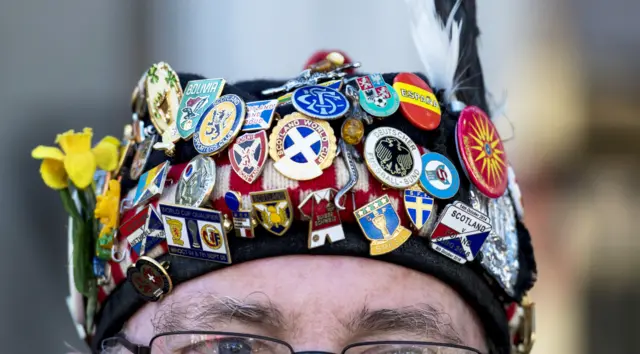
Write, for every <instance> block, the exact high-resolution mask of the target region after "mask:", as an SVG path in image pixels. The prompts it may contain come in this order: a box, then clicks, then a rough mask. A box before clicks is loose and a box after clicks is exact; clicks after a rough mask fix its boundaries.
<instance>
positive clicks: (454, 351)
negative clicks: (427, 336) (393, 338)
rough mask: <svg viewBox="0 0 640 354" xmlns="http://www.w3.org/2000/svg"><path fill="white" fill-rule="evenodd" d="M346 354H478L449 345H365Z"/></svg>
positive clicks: (356, 347) (348, 350) (358, 346)
mask: <svg viewBox="0 0 640 354" xmlns="http://www.w3.org/2000/svg"><path fill="white" fill-rule="evenodd" d="M344 354H478V352H477V351H475V350H473V349H464V348H457V347H454V346H450V345H447V344H412V343H402V342H397V343H394V344H363V345H357V346H354V347H351V348H349V349H347V351H346V352H345V353H344Z"/></svg>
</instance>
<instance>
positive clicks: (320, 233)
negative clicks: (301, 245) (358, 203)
mask: <svg viewBox="0 0 640 354" xmlns="http://www.w3.org/2000/svg"><path fill="white" fill-rule="evenodd" d="M336 193H337V191H336V190H335V189H333V188H325V189H321V190H319V191H315V192H311V194H309V195H308V196H307V197H306V198H305V199H304V200H303V201H302V202H300V205H298V210H300V213H301V214H302V215H303V216H304V217H305V218H307V219H309V241H308V247H309V249H311V248H316V247H320V246H324V244H325V243H326V241H327V239H329V242H331V243H334V242H337V241H342V240H344V237H345V236H344V230H343V229H342V222H341V221H340V211H339V210H338V208H337V207H336V205H335V204H334V203H335V202H334V199H335V195H336Z"/></svg>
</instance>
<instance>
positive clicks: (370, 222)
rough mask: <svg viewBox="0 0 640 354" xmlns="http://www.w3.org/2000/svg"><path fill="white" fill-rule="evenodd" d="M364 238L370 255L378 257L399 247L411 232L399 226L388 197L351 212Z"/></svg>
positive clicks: (398, 219) (398, 220) (398, 218)
mask: <svg viewBox="0 0 640 354" xmlns="http://www.w3.org/2000/svg"><path fill="white" fill-rule="evenodd" d="M353 215H355V217H356V220H358V224H359V225H360V228H361V229H362V232H363V233H364V236H365V237H366V238H367V239H368V240H370V241H371V249H370V251H369V252H370V254H371V255H372V256H379V255H381V254H385V253H389V252H391V251H393V250H395V249H396V248H398V247H400V246H401V245H402V244H403V243H404V242H405V241H407V240H408V239H409V236H411V231H410V230H408V229H406V228H404V227H403V226H402V225H401V224H400V217H399V216H398V213H397V212H396V211H395V209H393V205H391V202H390V201H389V197H388V196H387V195H384V196H382V197H380V198H378V199H376V200H374V201H372V202H371V203H369V204H367V205H365V206H363V207H362V208H360V209H358V210H356V211H354V212H353Z"/></svg>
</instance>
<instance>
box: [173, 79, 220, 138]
mask: <svg viewBox="0 0 640 354" xmlns="http://www.w3.org/2000/svg"><path fill="white" fill-rule="evenodd" d="M224 85H225V80H224V79H208V80H193V81H189V83H187V87H185V89H184V96H182V101H180V108H179V109H178V118H177V119H176V124H177V127H178V133H180V136H181V137H182V138H183V139H185V140H186V139H189V138H191V136H192V135H193V133H194V132H195V131H196V127H197V126H198V122H200V118H202V114H203V113H204V111H205V110H206V109H207V107H209V106H210V105H212V104H213V102H214V101H215V100H217V99H218V97H220V94H221V93H222V89H223V88H224Z"/></svg>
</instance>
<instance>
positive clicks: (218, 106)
mask: <svg viewBox="0 0 640 354" xmlns="http://www.w3.org/2000/svg"><path fill="white" fill-rule="evenodd" d="M245 112H246V108H245V104H244V101H243V100H242V99H241V98H240V97H239V96H237V95H224V96H222V97H220V98H218V99H217V100H216V101H215V102H214V104H213V105H211V106H210V107H209V108H207V110H206V111H205V112H204V113H203V114H202V119H201V120H200V122H198V127H197V128H196V133H195V134H193V146H194V147H195V148H196V151H198V152H199V153H201V154H203V155H215V154H217V153H219V152H220V151H222V150H223V149H224V148H225V147H227V145H229V144H230V143H231V142H232V141H233V139H234V138H235V137H236V135H238V133H239V132H240V128H242V124H244V116H245Z"/></svg>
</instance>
